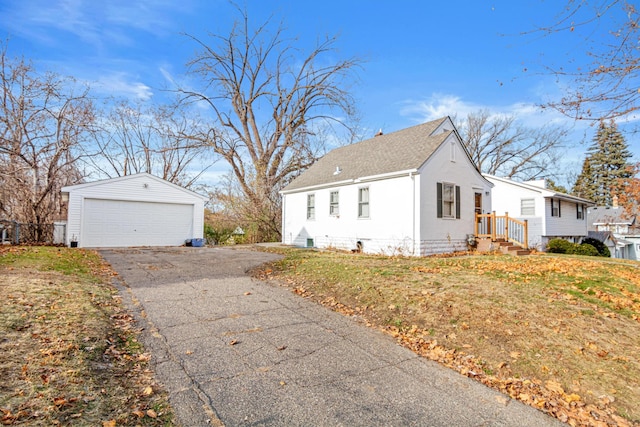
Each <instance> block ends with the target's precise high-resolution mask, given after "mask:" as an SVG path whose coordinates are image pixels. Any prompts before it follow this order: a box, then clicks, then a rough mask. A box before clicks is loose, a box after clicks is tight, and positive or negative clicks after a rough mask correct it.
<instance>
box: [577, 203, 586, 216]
mask: <svg viewBox="0 0 640 427" xmlns="http://www.w3.org/2000/svg"><path fill="white" fill-rule="evenodd" d="M576 218H578V219H584V205H581V204H579V203H578V204H577V205H576Z"/></svg>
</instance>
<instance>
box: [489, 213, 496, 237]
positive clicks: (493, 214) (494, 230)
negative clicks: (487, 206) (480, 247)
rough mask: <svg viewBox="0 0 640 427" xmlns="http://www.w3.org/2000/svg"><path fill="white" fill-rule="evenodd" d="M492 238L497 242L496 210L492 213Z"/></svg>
mask: <svg viewBox="0 0 640 427" xmlns="http://www.w3.org/2000/svg"><path fill="white" fill-rule="evenodd" d="M489 222H490V223H491V240H492V241H494V242H495V240H496V211H493V213H492V214H491V221H489Z"/></svg>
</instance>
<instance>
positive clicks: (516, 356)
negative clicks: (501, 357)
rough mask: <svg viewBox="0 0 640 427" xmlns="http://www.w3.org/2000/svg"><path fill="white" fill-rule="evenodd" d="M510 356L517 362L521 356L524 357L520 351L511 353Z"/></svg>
mask: <svg viewBox="0 0 640 427" xmlns="http://www.w3.org/2000/svg"><path fill="white" fill-rule="evenodd" d="M509 356H510V357H511V358H512V359H514V360H515V359H518V358H520V356H522V353H520V352H519V351H512V352H511V353H509Z"/></svg>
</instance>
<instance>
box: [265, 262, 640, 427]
mask: <svg viewBox="0 0 640 427" xmlns="http://www.w3.org/2000/svg"><path fill="white" fill-rule="evenodd" d="M285 254H286V258H285V259H284V260H283V261H281V262H279V263H276V264H274V265H273V266H270V267H269V268H268V269H267V270H264V271H263V275H264V274H265V271H266V273H268V274H266V276H267V277H273V278H276V279H277V280H278V281H279V282H281V283H284V284H286V285H287V286H290V287H291V288H293V289H294V291H295V292H297V293H299V294H301V295H303V296H306V297H309V298H312V299H314V300H316V301H318V302H321V303H323V304H325V305H327V306H330V307H333V308H334V309H337V310H338V311H341V312H343V313H345V314H349V315H356V316H359V317H361V318H363V319H364V320H365V321H366V322H367V323H368V324H369V325H371V326H376V327H380V328H382V329H383V330H385V331H386V332H388V333H390V334H392V335H393V336H394V337H396V338H397V340H398V342H400V343H402V344H403V345H406V346H408V347H410V348H412V349H413V350H415V351H416V352H418V353H420V354H423V355H424V356H425V357H429V358H431V359H434V360H437V361H439V362H440V363H443V364H444V365H446V366H449V367H451V368H453V369H456V370H458V371H459V372H461V373H462V374H464V375H467V376H470V377H473V378H476V379H477V380H479V381H482V382H483V383H485V384H487V385H490V386H492V387H495V388H497V389H500V390H502V391H503V392H505V393H506V394H508V395H510V396H511V397H513V398H516V399H519V400H522V401H524V402H526V403H528V404H530V405H532V406H535V407H537V408H539V409H541V410H543V411H545V412H547V413H549V414H551V415H554V416H556V417H557V418H559V419H560V420H562V421H565V422H568V423H569V424H572V425H629V424H634V423H635V424H640V405H638V402H640V353H639V347H640V269H639V267H640V265H639V264H638V263H635V262H619V260H611V259H603V258H589V257H576V256H573V257H569V256H551V255H544V254H542V255H534V256H529V257H510V256H463V257H439V258H419V259H408V258H389V257H377V256H364V255H353V254H343V253H332V252H322V253H321V252H313V251H299V250H287V251H285Z"/></svg>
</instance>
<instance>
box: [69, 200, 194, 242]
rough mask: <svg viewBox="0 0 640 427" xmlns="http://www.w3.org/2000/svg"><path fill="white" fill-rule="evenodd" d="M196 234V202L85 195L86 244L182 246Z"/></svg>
mask: <svg viewBox="0 0 640 427" xmlns="http://www.w3.org/2000/svg"><path fill="white" fill-rule="evenodd" d="M192 237H193V205H185V204H175V203H149V202H130V201H123V200H101V199H85V200H84V212H83V216H82V242H81V243H82V246H85V247H109V246H110V247H113V246H179V245H182V244H184V242H185V240H187V239H191V238H192Z"/></svg>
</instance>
